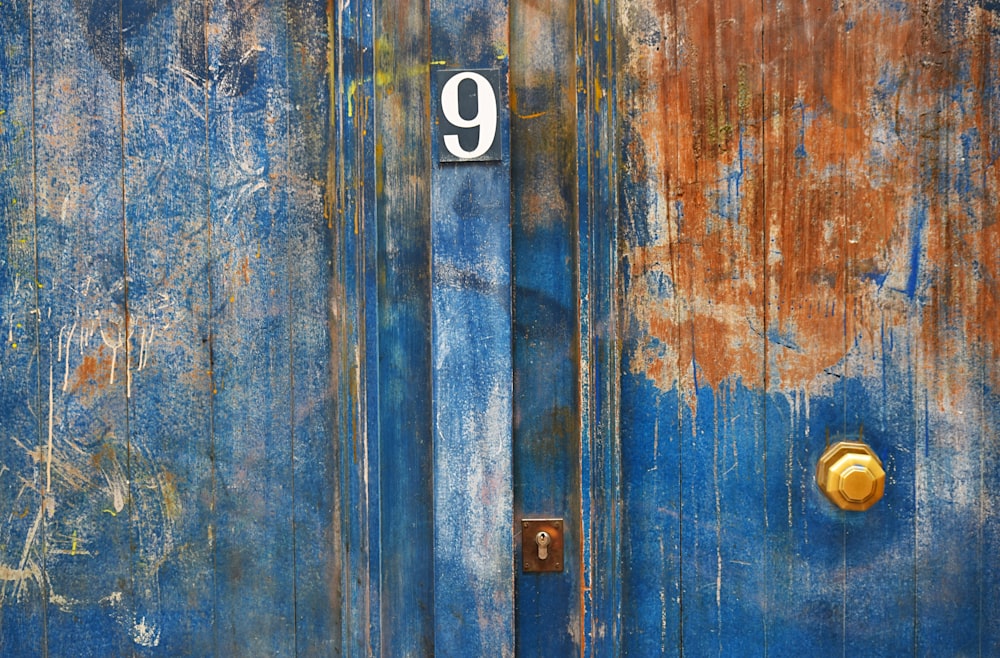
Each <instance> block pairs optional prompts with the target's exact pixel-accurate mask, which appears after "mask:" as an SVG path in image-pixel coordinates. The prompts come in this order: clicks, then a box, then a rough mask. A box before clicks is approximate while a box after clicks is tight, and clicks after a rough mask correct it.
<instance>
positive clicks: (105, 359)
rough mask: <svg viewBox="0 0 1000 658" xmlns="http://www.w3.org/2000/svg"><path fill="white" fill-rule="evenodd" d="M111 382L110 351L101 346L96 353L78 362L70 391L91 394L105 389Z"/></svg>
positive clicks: (85, 356)
mask: <svg viewBox="0 0 1000 658" xmlns="http://www.w3.org/2000/svg"><path fill="white" fill-rule="evenodd" d="M110 381H111V351H110V350H108V349H106V348H105V347H104V346H103V345H101V346H100V347H99V348H98V349H97V351H96V353H89V354H86V355H84V356H83V358H82V359H81V360H80V365H78V366H76V367H75V369H74V370H73V382H72V384H71V389H70V390H71V391H72V392H75V393H93V392H94V391H95V390H98V389H102V388H105V387H107V385H108V384H109V382H110Z"/></svg>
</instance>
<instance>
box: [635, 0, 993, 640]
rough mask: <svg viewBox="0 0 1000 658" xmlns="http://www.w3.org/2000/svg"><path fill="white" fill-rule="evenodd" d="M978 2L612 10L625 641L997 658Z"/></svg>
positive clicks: (984, 19) (986, 13) (986, 40)
mask: <svg viewBox="0 0 1000 658" xmlns="http://www.w3.org/2000/svg"><path fill="white" fill-rule="evenodd" d="M996 10H997V7H996V5H995V3H989V2H986V3H983V2H962V1H959V2H882V1H879V0H874V1H871V2H813V1H805V2H771V1H770V0H765V1H764V2H754V3H747V2H737V1H734V2H726V1H715V2H696V1H691V2H687V1H683V0H674V1H668V2H659V3H648V2H632V1H628V0H626V1H624V2H619V3H617V5H616V9H615V14H616V20H615V22H616V26H617V29H616V32H615V34H616V36H617V41H616V52H617V59H616V61H617V71H616V74H617V81H618V85H617V99H618V103H617V105H616V107H617V110H618V112H619V113H620V114H619V116H618V123H617V125H618V126H620V128H621V130H620V133H619V134H618V135H617V140H618V141H617V145H618V148H617V149H616V153H617V155H618V157H619V158H620V161H619V165H620V169H619V170H620V171H621V178H620V180H619V187H618V189H619V191H620V196H619V215H618V217H619V224H618V226H619V230H620V234H619V235H620V244H621V261H620V268H621V269H620V270H619V276H618V278H617V281H619V282H620V288H618V292H619V293H620V295H621V297H620V298H619V301H620V303H621V312H622V314H621V324H620V325H619V333H618V334H617V336H618V338H619V342H620V345H621V349H622V352H621V376H620V380H619V381H620V383H621V389H620V393H621V397H620V407H619V411H620V421H619V422H620V436H619V440H620V444H619V445H620V450H621V453H620V456H621V471H620V475H621V480H620V484H621V487H620V493H621V509H622V533H621V568H622V574H621V581H620V582H621V592H620V595H621V616H620V618H619V619H620V627H619V628H618V629H617V631H618V633H619V634H620V635H619V637H620V645H619V647H620V649H621V651H622V653H624V654H628V655H655V654H659V653H670V654H675V653H681V654H687V655H695V656H707V655H720V656H733V655H766V654H770V655H780V656H789V655H886V656H889V655H893V656H898V655H921V656H924V655H949V656H959V655H961V656H987V655H995V654H997V652H998V651H1000V644H998V643H1000V637H998V628H1000V624H998V621H1000V619H998V615H1000V609H998V607H997V603H996V602H997V600H998V593H1000V592H998V590H1000V581H998V578H997V571H996V554H997V550H998V541H1000V536H998V532H997V530H998V526H997V523H996V516H995V515H996V510H995V506H996V504H995V501H996V495H997V491H998V484H1000V482H998V474H1000V472H998V462H997V457H998V452H997V446H998V438H1000V434H998V422H1000V415H998V402H1000V399H998V397H997V388H996V386H997V383H998V380H1000V368H998V366H997V356H998V352H997V350H998V347H997V338H998V332H1000V319H998V317H997V314H996V304H997V301H998V288H997V274H998V272H1000V269H998V264H1000V263H998V260H997V253H998V251H997V248H998V246H1000V244H998V237H1000V233H998V224H997V201H998V196H997V192H998V185H997V183H998V180H997V169H996V166H995V164H996V158H997V153H998V151H997V148H998V141H997V140H998V133H997V130H998V120H1000V107H998V101H1000V95H998V93H1000V77H998V71H1000V69H998V61H1000V60H998V57H997V54H998V46H1000V31H998V28H1000V16H998V14H997V12H996ZM862 433H863V439H864V441H865V442H867V443H868V444H869V446H870V447H871V448H873V449H874V451H875V452H876V453H877V455H878V456H879V457H880V458H881V460H882V461H883V462H884V464H885V470H886V472H887V478H886V486H885V495H884V498H883V499H882V500H881V501H880V502H879V503H877V504H876V505H875V506H873V507H872V508H871V509H869V510H868V511H866V512H843V511H841V510H839V509H837V508H836V507H834V506H833V505H832V504H831V503H830V502H829V501H827V500H826V498H824V497H823V495H822V494H821V493H820V492H819V490H818V488H817V485H816V482H815V469H816V464H817V461H818V460H819V457H820V455H821V453H822V452H823V450H824V448H825V446H826V445H827V443H828V442H831V441H835V440H837V438H838V436H839V437H843V436H858V435H860V434H862Z"/></svg>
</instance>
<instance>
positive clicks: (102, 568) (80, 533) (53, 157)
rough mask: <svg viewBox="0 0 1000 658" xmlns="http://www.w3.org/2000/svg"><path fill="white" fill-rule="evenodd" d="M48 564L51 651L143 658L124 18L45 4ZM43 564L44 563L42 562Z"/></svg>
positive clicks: (42, 211)
mask: <svg viewBox="0 0 1000 658" xmlns="http://www.w3.org/2000/svg"><path fill="white" fill-rule="evenodd" d="M33 11H34V14H33V23H34V29H33V35H34V44H35V47H34V71H35V92H34V107H35V121H36V123H35V125H36V145H37V148H36V167H37V201H36V204H37V206H36V208H37V215H38V219H37V230H38V234H37V239H38V280H37V283H36V286H37V287H38V295H39V311H40V323H41V331H40V340H39V357H38V358H39V375H40V380H41V390H42V396H41V397H42V406H41V408H40V409H39V410H37V413H38V414H39V416H40V417H41V418H42V427H43V434H42V436H41V441H40V443H39V447H38V453H37V454H38V459H39V462H40V466H41V467H42V468H43V469H44V472H43V473H42V475H41V477H40V478H39V480H40V491H39V492H38V493H39V495H40V497H41V501H40V502H41V503H42V504H41V505H40V506H39V507H38V509H37V510H36V509H34V508H33V509H32V511H31V514H34V515H36V519H37V522H38V523H39V524H40V528H39V531H38V534H37V535H35V539H36V541H37V542H40V543H38V544H37V546H36V547H34V548H32V549H31V553H32V554H34V555H41V562H42V566H43V572H44V574H45V575H44V578H45V587H46V590H47V591H46V592H45V594H44V597H45V599H46V601H47V606H48V614H47V637H48V645H49V647H50V650H51V651H54V650H55V648H56V647H60V648H64V647H69V646H72V647H74V651H75V652H76V653H78V654H79V655H109V654H117V655H124V654H128V653H130V652H131V648H132V646H133V641H132V640H133V637H134V635H133V634H134V632H136V631H137V630H140V629H137V625H136V620H135V619H134V604H133V600H134V596H133V582H132V569H131V565H132V553H133V552H132V550H131V547H130V529H131V527H132V524H133V522H134V514H135V512H136V509H135V507H134V505H133V501H132V498H131V491H130V487H129V482H130V481H131V469H132V466H133V464H132V451H131V446H130V444H129V426H128V415H127V414H128V409H127V398H126V395H127V381H128V375H127V370H128V366H127V364H128V356H129V354H128V346H127V340H126V336H127V333H128V322H127V318H126V296H127V293H126V288H127V281H126V278H125V262H124V255H125V245H124V242H123V237H124V217H123V212H124V196H123V195H124V190H123V167H124V161H123V151H122V81H121V73H122V67H123V63H122V62H123V60H122V57H123V55H122V50H121V39H120V27H119V26H120V25H121V15H120V14H119V13H118V11H117V8H105V7H100V6H92V5H91V4H90V3H82V4H81V3H77V4H74V3H70V2H57V3H35V4H33ZM36 551H37V552H36Z"/></svg>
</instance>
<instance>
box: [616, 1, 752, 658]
mask: <svg viewBox="0 0 1000 658" xmlns="http://www.w3.org/2000/svg"><path fill="white" fill-rule="evenodd" d="M760 9H761V8H760V7H759V6H751V5H747V4H746V3H718V2H717V3H700V2H689V3H688V2H676V3H668V4H666V5H664V6H662V7H659V8H657V9H652V8H649V7H646V6H644V5H642V3H634V4H632V3H627V4H625V5H624V6H623V9H622V11H621V12H620V14H619V16H620V18H619V21H620V23H619V28H618V34H619V35H620V38H619V49H620V50H619V61H620V62H621V67H622V68H621V78H620V81H621V85H622V86H621V90H620V93H621V94H622V107H623V110H622V114H623V122H624V125H625V128H624V130H623V134H622V138H621V139H622V145H621V152H622V153H623V162H624V172H625V175H626V182H625V184H624V185H623V187H622V189H623V197H622V203H623V216H622V223H623V231H624V236H623V237H624V248H625V257H624V258H625V265H624V267H625V268H626V269H625V271H624V273H623V274H624V281H625V284H624V285H625V290H624V295H625V296H624V307H625V310H624V313H625V317H626V322H627V324H626V326H625V329H624V332H625V333H624V335H623V350H624V355H623V388H622V418H623V425H622V435H621V436H622V461H623V470H622V477H623V481H624V482H625V500H624V505H625V513H624V515H625V528H626V535H625V537H624V538H623V544H624V547H623V550H624V551H625V558H624V561H625V564H626V567H625V570H626V574H625V576H624V578H625V584H624V585H623V616H625V618H626V620H628V621H626V622H625V623H626V624H627V626H626V627H625V628H624V629H623V633H624V637H623V650H624V651H626V652H632V653H635V654H637V655H645V654H649V653H653V652H660V653H662V652H673V651H677V652H685V651H691V652H692V653H696V654H699V655H701V654H707V653H722V654H726V653H732V652H734V651H737V652H739V651H740V650H741V648H745V647H746V642H747V634H748V633H759V634H762V633H763V629H764V612H763V610H764V598H765V592H766V588H767V579H766V571H765V568H764V567H765V560H764V556H765V554H766V552H765V551H764V550H762V548H763V546H764V542H765V534H764V531H765V511H766V505H767V504H768V501H767V500H765V488H764V477H763V474H764V467H765V461H764V460H765V449H766V446H765V441H764V433H763V398H762V395H763V368H764V343H763V331H762V326H763V299H764V298H763V286H762V280H761V277H762V273H763V272H762V267H761V265H760V264H761V263H762V259H763V255H762V254H763V251H764V249H763V244H762V242H761V240H760V236H761V235H762V229H763V224H762V214H761V212H760V210H761V201H762V199H763V194H764V188H763V178H762V171H761V169H760V158H761V148H762V144H761V136H760V132H761V130H762V125H761V119H760V108H761V104H760V101H761V93H762V92H761V90H760V83H761V77H760V69H761V52H760V45H761V41H760V35H761V29H762V28H761V17H760ZM623 44H624V45H623ZM651 573H652V574H655V576H654V577H655V578H657V579H659V580H658V581H656V580H654V577H650V574H651Z"/></svg>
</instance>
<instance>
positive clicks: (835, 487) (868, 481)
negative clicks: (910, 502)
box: [816, 441, 885, 512]
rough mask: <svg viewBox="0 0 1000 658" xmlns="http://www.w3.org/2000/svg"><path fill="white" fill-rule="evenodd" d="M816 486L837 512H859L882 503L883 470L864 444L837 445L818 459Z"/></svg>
mask: <svg viewBox="0 0 1000 658" xmlns="http://www.w3.org/2000/svg"><path fill="white" fill-rule="evenodd" d="M816 484H817V486H819V489H820V491H822V492H823V494H824V495H825V496H826V497H827V498H829V499H830V502H832V503H833V504H834V505H836V506H837V507H839V508H840V509H843V510H851V511H856V512H863V511H865V510H867V509H868V508H870V507H871V506H872V505H874V504H875V503H877V502H878V501H879V500H881V499H882V494H883V493H884V492H885V470H883V468H882V461H881V460H880V459H879V458H878V455H876V454H875V452H874V451H873V450H872V449H871V448H870V447H869V446H868V445H867V444H865V443H861V442H860V441H840V442H837V443H835V444H833V445H831V446H830V447H829V448H827V449H826V451H825V452H823V455H822V456H821V457H820V458H819V461H818V462H817V464H816Z"/></svg>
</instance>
